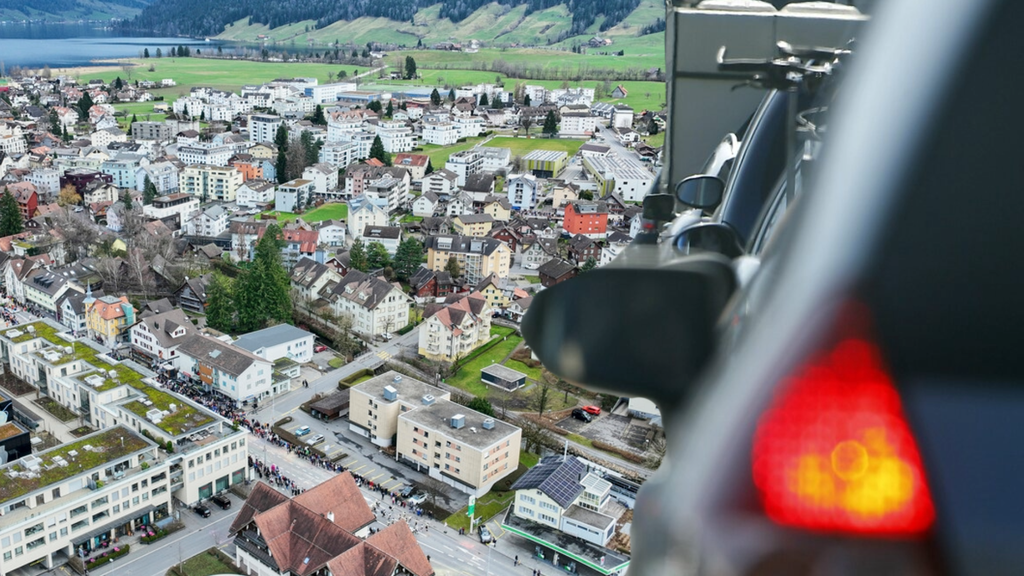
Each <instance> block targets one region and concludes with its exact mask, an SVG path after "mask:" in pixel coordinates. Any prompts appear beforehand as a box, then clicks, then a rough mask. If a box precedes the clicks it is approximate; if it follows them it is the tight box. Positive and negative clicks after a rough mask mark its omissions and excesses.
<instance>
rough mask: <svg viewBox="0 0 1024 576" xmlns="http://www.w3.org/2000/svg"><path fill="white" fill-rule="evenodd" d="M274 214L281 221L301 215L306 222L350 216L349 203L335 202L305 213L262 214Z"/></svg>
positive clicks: (265, 213) (290, 219)
mask: <svg viewBox="0 0 1024 576" xmlns="http://www.w3.org/2000/svg"><path fill="white" fill-rule="evenodd" d="M268 214H273V215H274V216H277V220H278V221H279V222H291V221H292V220H295V219H296V218H299V217H301V218H302V219H303V220H304V221H306V222H322V221H324V220H344V219H345V218H348V204H342V203H333V204H324V205H323V206H321V207H319V208H314V209H312V210H310V211H309V212H306V213H304V214H293V213H291V212H263V213H262V214H260V216H263V215H268Z"/></svg>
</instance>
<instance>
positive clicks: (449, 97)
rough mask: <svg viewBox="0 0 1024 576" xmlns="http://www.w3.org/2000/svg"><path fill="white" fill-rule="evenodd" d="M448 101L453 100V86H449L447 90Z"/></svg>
mask: <svg viewBox="0 0 1024 576" xmlns="http://www.w3.org/2000/svg"><path fill="white" fill-rule="evenodd" d="M448 101H449V102H455V88H451V89H449V90H448Z"/></svg>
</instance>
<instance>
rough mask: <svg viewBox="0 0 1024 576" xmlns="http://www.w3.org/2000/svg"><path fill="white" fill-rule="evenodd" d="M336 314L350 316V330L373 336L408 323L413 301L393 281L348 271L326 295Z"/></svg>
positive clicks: (356, 271) (392, 330)
mask: <svg viewBox="0 0 1024 576" xmlns="http://www.w3.org/2000/svg"><path fill="white" fill-rule="evenodd" d="M328 298H329V299H330V301H331V307H332V308H333V309H334V312H335V313H336V314H346V315H348V316H349V317H351V318H352V329H353V330H355V331H356V332H358V333H360V334H363V335H365V336H367V337H370V338H373V337H375V336H379V335H381V334H384V333H390V332H394V331H396V330H398V329H399V328H403V327H405V326H406V325H407V324H409V307H410V305H411V304H412V302H413V300H412V298H410V297H409V296H407V295H406V294H405V292H403V291H402V289H401V288H400V287H399V286H398V285H395V284H391V283H390V282H387V281H386V280H382V279H380V278H376V277H373V276H370V275H369V274H365V273H363V272H360V271H358V270H349V272H348V274H346V275H345V276H344V277H343V278H342V279H341V281H340V282H339V283H338V284H337V285H336V286H335V287H334V290H333V292H332V293H331V294H330V295H329V296H328Z"/></svg>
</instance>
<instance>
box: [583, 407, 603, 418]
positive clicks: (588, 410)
mask: <svg viewBox="0 0 1024 576" xmlns="http://www.w3.org/2000/svg"><path fill="white" fill-rule="evenodd" d="M582 410H583V411H584V412H586V413H587V414H592V415H594V416H600V415H601V408H599V407H597V406H584V407H583V408H582Z"/></svg>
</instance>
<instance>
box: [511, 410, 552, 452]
mask: <svg viewBox="0 0 1024 576" xmlns="http://www.w3.org/2000/svg"><path fill="white" fill-rule="evenodd" d="M516 424H517V425H518V426H519V427H520V428H521V429H522V431H523V446H524V448H526V451H527V452H532V453H534V454H540V449H541V448H542V447H545V446H546V447H551V446H554V444H555V438H554V436H552V435H551V432H550V431H549V430H548V429H547V428H545V427H543V426H541V425H540V424H538V423H536V422H534V421H533V420H530V419H528V418H521V419H519V421H518V422H516Z"/></svg>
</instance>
